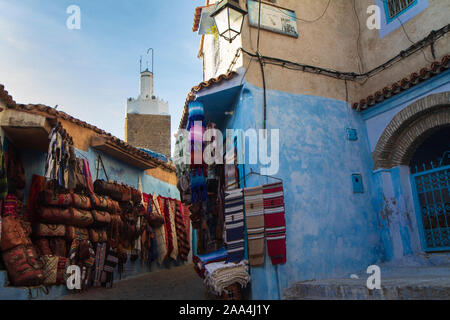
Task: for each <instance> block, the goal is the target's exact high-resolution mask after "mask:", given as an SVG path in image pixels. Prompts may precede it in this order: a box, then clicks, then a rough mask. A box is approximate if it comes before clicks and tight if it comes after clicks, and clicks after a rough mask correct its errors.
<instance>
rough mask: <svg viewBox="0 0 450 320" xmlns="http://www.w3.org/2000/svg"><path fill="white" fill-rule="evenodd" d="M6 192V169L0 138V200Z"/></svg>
mask: <svg viewBox="0 0 450 320" xmlns="http://www.w3.org/2000/svg"><path fill="white" fill-rule="evenodd" d="M7 194H8V173H7V171H6V160H5V152H4V150H3V145H2V143H1V139H0V200H2V199H4V198H5V197H6V195H7Z"/></svg>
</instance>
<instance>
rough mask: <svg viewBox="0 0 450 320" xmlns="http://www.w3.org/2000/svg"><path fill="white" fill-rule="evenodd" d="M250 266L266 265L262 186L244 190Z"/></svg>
mask: <svg viewBox="0 0 450 320" xmlns="http://www.w3.org/2000/svg"><path fill="white" fill-rule="evenodd" d="M244 199H245V217H246V222H247V240H248V254H249V259H248V260H249V264H250V266H262V265H264V254H265V245H264V201H263V189H262V186H259V187H255V188H246V189H244Z"/></svg>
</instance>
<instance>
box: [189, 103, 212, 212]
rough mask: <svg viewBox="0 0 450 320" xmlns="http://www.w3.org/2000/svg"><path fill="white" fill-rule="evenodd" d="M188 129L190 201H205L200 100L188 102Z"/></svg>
mask: <svg viewBox="0 0 450 320" xmlns="http://www.w3.org/2000/svg"><path fill="white" fill-rule="evenodd" d="M188 122H189V124H188V130H189V133H190V143H191V165H190V169H191V175H190V178H191V182H190V185H191V188H190V189H191V202H192V203H196V202H201V201H205V200H206V199H207V197H208V192H207V188H206V177H207V175H208V173H207V169H208V166H207V165H206V163H205V162H204V158H203V150H204V148H205V145H204V142H203V134H204V133H205V122H204V110H203V104H202V103H200V102H190V103H189V118H188Z"/></svg>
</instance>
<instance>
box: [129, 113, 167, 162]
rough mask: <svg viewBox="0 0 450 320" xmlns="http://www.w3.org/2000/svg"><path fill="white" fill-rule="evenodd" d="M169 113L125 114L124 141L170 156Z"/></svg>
mask: <svg viewBox="0 0 450 320" xmlns="http://www.w3.org/2000/svg"><path fill="white" fill-rule="evenodd" d="M170 123H171V116H170V115H156V114H127V117H126V119H125V132H126V134H125V136H126V141H127V142H128V143H129V144H131V145H132V146H135V147H138V148H146V149H150V150H153V151H156V152H158V153H161V154H163V155H165V156H166V157H168V158H169V157H170V155H171V145H170V130H171V128H170Z"/></svg>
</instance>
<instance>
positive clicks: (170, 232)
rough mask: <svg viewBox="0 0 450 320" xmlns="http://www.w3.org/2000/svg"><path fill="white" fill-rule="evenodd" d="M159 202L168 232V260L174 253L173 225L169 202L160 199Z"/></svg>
mask: <svg viewBox="0 0 450 320" xmlns="http://www.w3.org/2000/svg"><path fill="white" fill-rule="evenodd" d="M158 202H159V203H160V205H161V209H162V210H163V211H162V213H163V215H164V225H165V231H166V242H167V254H166V258H168V257H170V255H171V254H172V251H173V231H175V230H172V224H171V222H170V211H169V200H168V199H167V198H163V197H158Z"/></svg>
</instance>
